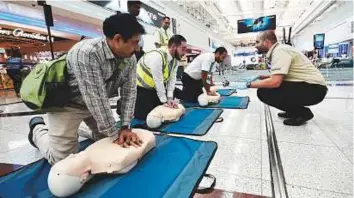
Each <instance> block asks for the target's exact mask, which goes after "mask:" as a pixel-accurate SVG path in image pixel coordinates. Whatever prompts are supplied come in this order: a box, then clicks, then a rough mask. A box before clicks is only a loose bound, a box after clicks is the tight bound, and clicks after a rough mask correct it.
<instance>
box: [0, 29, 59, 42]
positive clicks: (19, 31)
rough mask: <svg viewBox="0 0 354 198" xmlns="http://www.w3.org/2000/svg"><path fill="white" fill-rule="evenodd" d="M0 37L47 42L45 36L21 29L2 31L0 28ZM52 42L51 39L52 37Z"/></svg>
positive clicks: (47, 38)
mask: <svg viewBox="0 0 354 198" xmlns="http://www.w3.org/2000/svg"><path fill="white" fill-rule="evenodd" d="M0 35H7V36H14V37H22V38H28V39H35V40H41V41H49V36H45V35H42V34H39V33H33V32H25V31H24V30H23V29H21V28H16V29H13V30H10V29H2V28H1V27H0ZM52 41H54V38H53V37H52Z"/></svg>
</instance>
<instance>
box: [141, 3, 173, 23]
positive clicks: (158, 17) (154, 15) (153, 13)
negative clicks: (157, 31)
mask: <svg viewBox="0 0 354 198" xmlns="http://www.w3.org/2000/svg"><path fill="white" fill-rule="evenodd" d="M140 12H142V14H140V15H139V18H142V20H143V21H144V22H147V23H150V24H151V22H152V24H151V25H154V26H156V27H161V21H162V19H163V18H164V17H165V16H166V15H165V14H164V13H162V12H159V11H158V10H156V9H154V8H152V7H150V6H148V5H146V4H144V3H142V4H141V10H140ZM144 12H146V13H147V16H149V18H150V20H149V19H147V18H146V17H144Z"/></svg>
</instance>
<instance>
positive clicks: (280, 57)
mask: <svg viewBox="0 0 354 198" xmlns="http://www.w3.org/2000/svg"><path fill="white" fill-rule="evenodd" d="M267 58H268V59H269V60H270V64H271V72H270V73H271V74H272V75H274V74H284V75H285V78H284V81H292V82H306V83H310V84H319V85H323V86H326V81H325V79H324V77H323V76H322V74H321V73H320V71H319V70H318V69H317V68H316V67H315V66H314V65H313V64H312V63H311V61H310V60H309V59H308V58H307V57H306V56H305V55H304V54H302V53H301V52H300V51H299V50H297V49H296V48H294V47H292V46H290V45H284V44H279V43H276V44H274V45H273V47H272V48H271V49H270V50H269V52H268V53H267Z"/></svg>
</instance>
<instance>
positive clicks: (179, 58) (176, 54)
mask: <svg viewBox="0 0 354 198" xmlns="http://www.w3.org/2000/svg"><path fill="white" fill-rule="evenodd" d="M174 57H175V59H177V60H179V61H180V60H181V58H182V56H181V55H180V54H179V53H178V52H177V50H176V51H175V52H174Z"/></svg>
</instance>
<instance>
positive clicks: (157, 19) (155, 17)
mask: <svg viewBox="0 0 354 198" xmlns="http://www.w3.org/2000/svg"><path fill="white" fill-rule="evenodd" d="M88 2H90V3H93V4H96V5H98V6H101V7H103V8H106V9H109V10H112V11H119V10H121V11H123V12H127V11H128V8H127V0H120V1H118V0H109V1H88ZM165 16H166V14H164V13H162V12H160V11H158V10H156V9H154V8H152V7H150V6H148V5H146V4H144V3H142V4H141V8H140V14H139V16H138V19H139V20H141V21H143V22H145V23H147V24H150V25H153V26H156V27H160V26H161V21H162V19H163V17H165ZM175 23H176V22H175ZM172 25H173V24H172ZM175 26H176V25H175ZM175 31H177V30H175Z"/></svg>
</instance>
